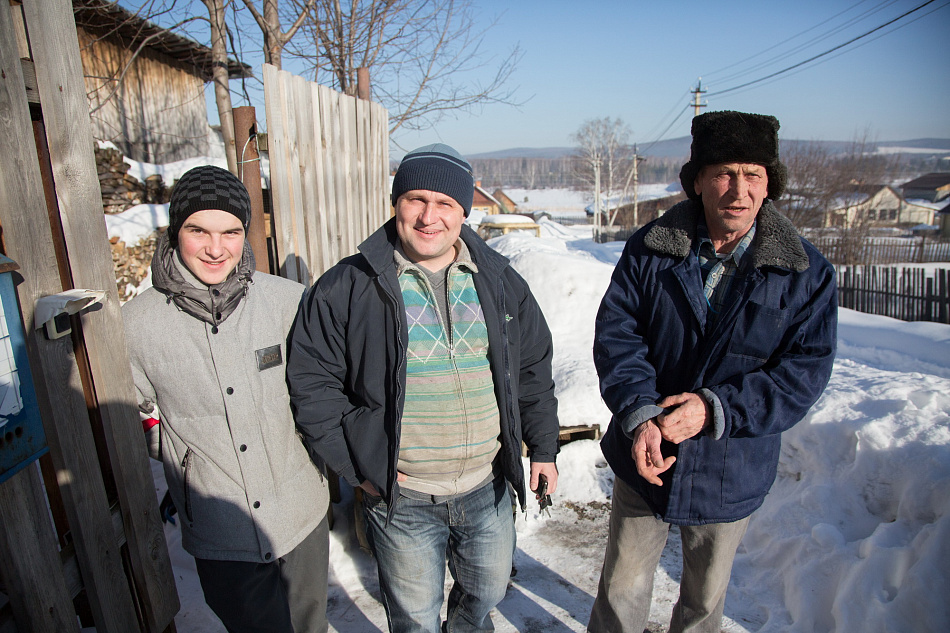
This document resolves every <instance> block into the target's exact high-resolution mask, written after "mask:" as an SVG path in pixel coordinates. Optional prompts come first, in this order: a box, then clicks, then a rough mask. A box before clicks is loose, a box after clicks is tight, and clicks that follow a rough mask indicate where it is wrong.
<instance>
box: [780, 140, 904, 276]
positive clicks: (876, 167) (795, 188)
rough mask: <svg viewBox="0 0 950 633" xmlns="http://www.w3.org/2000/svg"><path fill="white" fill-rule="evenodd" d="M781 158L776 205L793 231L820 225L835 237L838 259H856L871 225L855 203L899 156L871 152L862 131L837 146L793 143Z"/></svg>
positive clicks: (889, 173) (890, 171)
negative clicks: (781, 192) (782, 195)
mask: <svg viewBox="0 0 950 633" xmlns="http://www.w3.org/2000/svg"><path fill="white" fill-rule="evenodd" d="M783 160H784V161H785V164H786V165H787V166H788V171H789V186H788V199H787V200H786V201H784V203H783V204H782V210H783V211H784V212H785V214H786V215H788V217H789V219H791V220H792V222H793V223H794V224H795V226H796V227H797V228H798V229H799V231H801V230H803V229H805V228H822V229H824V230H825V231H826V232H830V233H831V234H832V235H833V236H835V237H837V238H838V247H837V252H836V259H838V260H840V263H859V262H860V261H861V260H862V255H861V253H862V252H863V250H864V245H865V243H866V241H867V239H868V236H869V233H870V229H871V221H870V218H869V217H868V215H867V213H865V212H863V210H862V206H861V205H862V203H864V202H865V201H866V200H867V199H868V198H869V196H870V195H872V194H873V193H874V192H876V191H877V190H878V188H879V187H880V186H881V185H884V184H887V183H888V182H889V181H890V180H891V178H892V177H893V176H894V175H895V174H896V170H897V169H898V167H899V165H898V162H899V161H898V160H896V159H894V158H890V157H888V156H886V155H882V154H879V153H877V151H876V147H875V144H874V142H873V141H872V140H870V133H869V132H868V131H864V132H863V133H861V134H858V135H856V136H855V138H854V139H853V140H852V141H851V143H850V144H849V145H848V146H847V147H846V148H845V149H844V151H842V152H838V153H834V152H832V151H830V150H829V148H828V146H827V145H822V144H819V143H808V144H801V145H797V146H793V147H792V148H791V149H790V150H789V151H786V152H785V154H784V157H783Z"/></svg>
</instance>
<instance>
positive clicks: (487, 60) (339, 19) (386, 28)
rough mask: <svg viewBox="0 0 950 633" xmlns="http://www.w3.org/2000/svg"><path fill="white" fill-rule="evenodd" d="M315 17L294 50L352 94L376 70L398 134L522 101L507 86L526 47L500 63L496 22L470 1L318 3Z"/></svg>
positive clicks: (376, 88) (378, 94)
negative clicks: (493, 38) (487, 39)
mask: <svg viewBox="0 0 950 633" xmlns="http://www.w3.org/2000/svg"><path fill="white" fill-rule="evenodd" d="M295 1H296V2H297V3H298V5H299V4H300V3H302V2H303V0H295ZM310 15H311V18H310V19H309V20H308V21H307V23H306V24H305V25H304V27H303V28H304V30H305V31H306V33H307V34H308V37H307V38H303V39H300V40H297V41H295V44H294V45H293V52H291V48H290V47H288V49H287V52H288V55H290V54H293V55H295V56H296V57H299V58H301V59H302V60H304V62H305V63H308V64H310V65H311V66H310V67H311V68H312V70H313V72H314V77H315V79H318V80H320V81H321V83H327V84H328V85H331V86H332V87H334V88H336V89H337V90H340V91H341V92H344V93H346V94H350V95H355V94H356V88H357V70H358V69H359V68H367V69H369V71H370V74H371V76H372V83H373V86H372V88H373V98H374V100H376V101H378V102H380V103H382V104H383V105H384V106H386V108H387V109H388V110H389V113H390V125H389V129H390V133H392V132H395V131H397V130H399V129H411V130H419V129H426V128H429V127H432V126H433V125H435V124H436V123H437V122H438V121H439V120H440V119H441V118H442V117H443V116H445V115H446V114H451V113H456V112H458V111H463V110H471V109H473V108H477V107H480V106H484V105H486V104H489V103H506V104H514V103H515V102H514V100H513V95H514V91H513V89H510V88H508V87H507V83H508V80H509V79H510V78H511V75H512V72H513V71H514V69H515V66H516V64H517V62H518V60H519V59H520V58H521V52H520V50H519V49H518V48H517V46H516V47H514V48H513V49H512V51H511V52H510V53H508V55H507V56H505V57H503V58H501V59H500V60H496V59H494V58H493V57H492V56H491V55H490V54H488V53H487V52H486V51H485V44H484V35H485V32H486V31H487V29H488V28H491V26H492V24H491V23H490V24H488V26H487V27H485V28H484V29H482V28H480V25H481V23H482V18H481V16H477V15H476V12H475V10H474V9H473V7H472V5H471V4H470V3H469V2H468V1H467V0H351V2H349V3H346V4H344V3H341V2H340V1H339V0H317V2H316V6H315V7H314V8H313V10H312V11H311V13H310ZM304 39H305V40H306V42H307V43H306V45H302V42H303V40H304ZM486 68H490V69H491V71H490V72H489V74H488V75H487V79H486V80H485V81H481V80H479V79H478V78H477V77H479V76H481V75H482V71H484V70H485V69H486ZM324 74H326V76H328V77H329V80H325V79H324Z"/></svg>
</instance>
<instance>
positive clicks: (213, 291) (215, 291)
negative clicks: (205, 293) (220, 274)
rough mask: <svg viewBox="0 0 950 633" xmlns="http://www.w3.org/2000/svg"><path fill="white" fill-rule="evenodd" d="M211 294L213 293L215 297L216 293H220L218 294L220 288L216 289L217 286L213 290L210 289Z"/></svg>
mask: <svg viewBox="0 0 950 633" xmlns="http://www.w3.org/2000/svg"><path fill="white" fill-rule="evenodd" d="M211 294H213V295H214V296H216V297H217V296H218V295H220V294H221V291H220V290H218V289H217V288H215V289H214V290H212V291H211Z"/></svg>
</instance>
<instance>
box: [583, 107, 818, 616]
mask: <svg viewBox="0 0 950 633" xmlns="http://www.w3.org/2000/svg"><path fill="white" fill-rule="evenodd" d="M778 128H779V123H778V120H777V119H775V117H771V116H763V115H758V114H746V113H741V112H709V113H706V114H702V115H700V116H697V117H695V118H694V119H693V125H692V135H693V143H692V149H691V155H690V160H689V162H688V163H686V164H685V165H684V166H683V168H682V170H681V172H680V180H681V182H682V185H683V189H684V190H685V191H686V194H687V196H688V197H689V199H688V200H686V201H684V202H682V203H680V204H678V205H676V206H674V207H673V208H672V209H670V210H669V211H668V212H667V213H666V214H664V215H663V216H661V217H660V218H659V219H657V220H656V221H654V222H651V223H650V224H648V225H647V226H645V227H643V228H642V229H641V230H640V231H638V232H637V233H636V234H635V235H634V236H633V237H631V238H630V241H629V242H627V245H626V248H625V249H624V252H623V254H622V255H621V257H620V261H619V262H618V263H617V267H616V269H615V270H614V273H613V276H612V278H611V282H610V286H609V287H608V289H607V292H606V294H605V295H604V298H603V301H602V303H601V305H600V309H599V311H598V313H597V323H596V333H595V339H594V361H595V364H596V366H597V372H598V375H599V377H600V388H601V393H602V395H603V398H604V400H605V401H606V403H607V405H608V406H609V407H610V410H611V412H612V413H613V418H612V420H611V423H610V427H609V428H608V429H607V432H606V434H605V436H604V439H603V442H602V449H603V452H604V455H605V456H606V458H607V461H608V462H609V463H610V466H611V468H612V469H613V471H614V473H615V475H616V477H615V480H614V491H613V499H612V502H613V507H612V510H611V516H610V532H609V537H608V542H607V551H606V555H605V560H604V567H603V570H602V573H601V579H600V585H599V588H598V592H597V598H596V600H595V602H594V607H593V611H592V613H591V619H590V624H589V630H590V631H592V632H594V633H606V632H610V633H618V632H623V633H641V632H642V631H643V629H644V627H645V626H646V624H647V618H648V616H649V614H650V604H651V598H652V591H653V574H654V570H655V568H656V565H657V562H658V561H659V558H660V554H661V553H662V551H663V548H664V546H665V544H666V540H667V536H668V534H669V528H670V525H671V524H673V525H678V526H679V528H680V534H681V537H682V543H683V575H682V581H681V583H680V596H679V600H678V601H677V603H676V605H675V606H674V608H673V616H672V620H671V623H670V631H673V632H680V631H702V632H708V633H713V632H716V633H718V632H719V630H720V624H721V619H722V613H723V606H724V603H725V596H726V588H727V586H728V584H729V577H730V575H731V573H732V561H733V558H734V557H735V553H736V549H737V547H738V545H739V542H740V541H741V540H742V536H743V534H745V530H746V527H747V526H748V523H749V517H750V515H751V514H752V512H753V511H755V510H756V509H757V508H758V507H759V506H760V505H762V502H763V500H764V499H765V495H766V494H767V493H768V491H769V488H770V487H771V485H772V482H773V481H774V479H775V474H776V467H777V465H778V457H779V450H780V446H781V433H782V432H783V431H785V430H787V429H789V428H791V427H792V426H793V425H795V424H796V423H797V422H798V421H799V420H801V419H802V418H803V417H804V416H805V414H806V413H807V412H808V409H809V408H810V407H811V406H812V405H813V404H814V403H815V401H816V400H817V399H818V397H819V396H820V395H821V393H822V391H823V390H824V388H825V385H826V384H827V382H828V378H829V377H830V375H831V368H832V363H833V361H834V356H835V346H836V327H837V289H836V285H835V272H834V268H833V267H832V266H831V265H830V264H829V263H828V261H827V260H825V258H824V257H822V256H821V254H820V253H819V252H818V251H817V250H815V248H814V247H813V246H812V245H811V244H809V243H808V242H807V241H806V240H804V239H803V238H801V237H799V235H798V234H797V233H796V231H795V228H794V227H793V226H792V224H791V223H790V222H789V221H788V220H787V219H786V218H785V217H784V216H782V215H781V214H780V213H779V212H778V211H777V210H776V209H775V207H774V206H773V200H776V199H778V198H779V196H781V194H782V191H783V189H784V188H785V181H786V169H785V166H784V165H783V164H782V163H781V162H780V161H779V152H778Z"/></svg>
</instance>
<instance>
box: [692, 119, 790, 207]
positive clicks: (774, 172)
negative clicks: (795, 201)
mask: <svg viewBox="0 0 950 633" xmlns="http://www.w3.org/2000/svg"><path fill="white" fill-rule="evenodd" d="M778 128H779V122H778V119H776V118H775V117H774V116H769V115H766V114H748V113H745V112H733V111H731V110H725V111H722V112H705V113H703V114H700V115H699V116H696V117H693V127H692V135H693V143H692V145H690V155H689V162H688V163H686V164H685V165H683V168H682V169H680V184H682V185H683V191H685V192H686V195H687V196H689V197H690V198H691V199H693V200H701V196H700V195H699V193H697V192H696V190H695V189H694V187H693V183H694V182H695V181H696V176H697V175H699V171H700V170H701V169H702V168H703V167H705V166H706V165H718V164H719V163H734V162H738V163H756V164H758V165H762V166H763V167H765V173H766V174H767V175H768V178H769V198H771V199H772V200H778V198H779V197H780V196H781V195H782V192H784V191H785V184H786V183H787V182H788V170H787V169H786V168H785V165H784V164H782V162H781V161H780V160H779V158H778Z"/></svg>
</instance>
